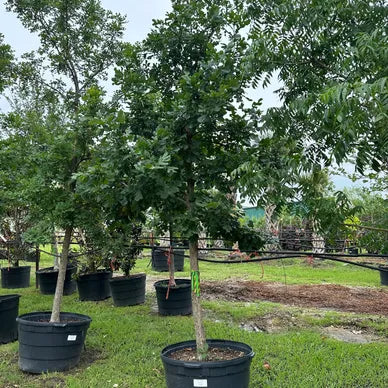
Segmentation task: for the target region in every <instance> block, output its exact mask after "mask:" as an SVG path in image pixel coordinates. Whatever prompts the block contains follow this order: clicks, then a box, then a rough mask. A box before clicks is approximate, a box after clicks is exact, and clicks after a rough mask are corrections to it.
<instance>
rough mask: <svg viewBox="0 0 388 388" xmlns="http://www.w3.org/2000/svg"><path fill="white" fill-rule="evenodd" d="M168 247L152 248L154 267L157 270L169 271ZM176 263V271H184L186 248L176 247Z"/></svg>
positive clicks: (174, 251)
mask: <svg viewBox="0 0 388 388" xmlns="http://www.w3.org/2000/svg"><path fill="white" fill-rule="evenodd" d="M167 252H168V247H166V248H165V249H164V250H163V249H158V248H154V249H153V250H152V260H151V262H152V269H153V270H154V271H157V272H168V271H169V268H168V261H167ZM173 253H174V265H175V271H183V267H184V258H185V257H184V253H185V251H184V249H174V250H173Z"/></svg>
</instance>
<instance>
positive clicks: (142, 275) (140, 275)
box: [109, 272, 147, 283]
mask: <svg viewBox="0 0 388 388" xmlns="http://www.w3.org/2000/svg"><path fill="white" fill-rule="evenodd" d="M146 276H147V274H146V273H144V272H142V273H134V274H132V275H129V276H125V275H122V276H114V277H112V278H111V279H109V283H112V282H119V281H124V280H132V279H140V278H145V277H146Z"/></svg>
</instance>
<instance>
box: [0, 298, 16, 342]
mask: <svg viewBox="0 0 388 388" xmlns="http://www.w3.org/2000/svg"><path fill="white" fill-rule="evenodd" d="M19 298H20V295H15V294H14V295H12V294H11V295H0V344H6V343H8V342H12V341H15V340H16V339H17V338H18V328H17V324H16V318H17V316H18V315H19Z"/></svg>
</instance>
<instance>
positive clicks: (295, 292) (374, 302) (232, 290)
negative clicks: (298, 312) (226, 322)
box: [201, 281, 388, 316]
mask: <svg viewBox="0 0 388 388" xmlns="http://www.w3.org/2000/svg"><path fill="white" fill-rule="evenodd" d="M201 290H202V295H203V297H204V298H205V299H207V300H217V299H218V300H228V301H241V302H253V301H258V300H263V301H270V302H276V303H282V304H286V305H291V306H299V307H316V308H324V309H331V310H339V311H349V312H355V313H365V314H377V315H384V316H388V290H384V289H374V288H368V287H345V286H340V285H335V284H313V285H284V284H281V283H271V282H254V281H238V282H236V281H233V282H231V281H228V282H204V283H202V289H201Z"/></svg>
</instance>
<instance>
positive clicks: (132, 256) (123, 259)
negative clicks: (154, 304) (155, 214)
mask: <svg viewBox="0 0 388 388" xmlns="http://www.w3.org/2000/svg"><path fill="white" fill-rule="evenodd" d="M109 229H110V230H109V233H108V235H109V240H110V242H111V243H110V244H108V245H106V248H107V249H108V250H109V254H110V255H111V257H112V258H113V260H112V265H113V267H114V269H121V270H122V271H123V273H124V275H123V276H115V277H112V279H110V280H109V284H110V288H111V291H112V298H113V302H114V305H115V306H132V305H136V304H141V303H144V301H145V286H146V274H145V273H140V274H133V275H131V274H130V273H131V271H132V269H133V268H134V266H135V264H136V259H137V257H138V255H139V254H140V252H141V248H139V239H140V236H141V232H142V227H141V225H140V224H136V223H134V222H132V223H128V224H126V225H125V226H124V225H123V224H121V225H120V227H119V229H117V227H116V228H115V230H114V231H112V225H111V227H110V228H109Z"/></svg>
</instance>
